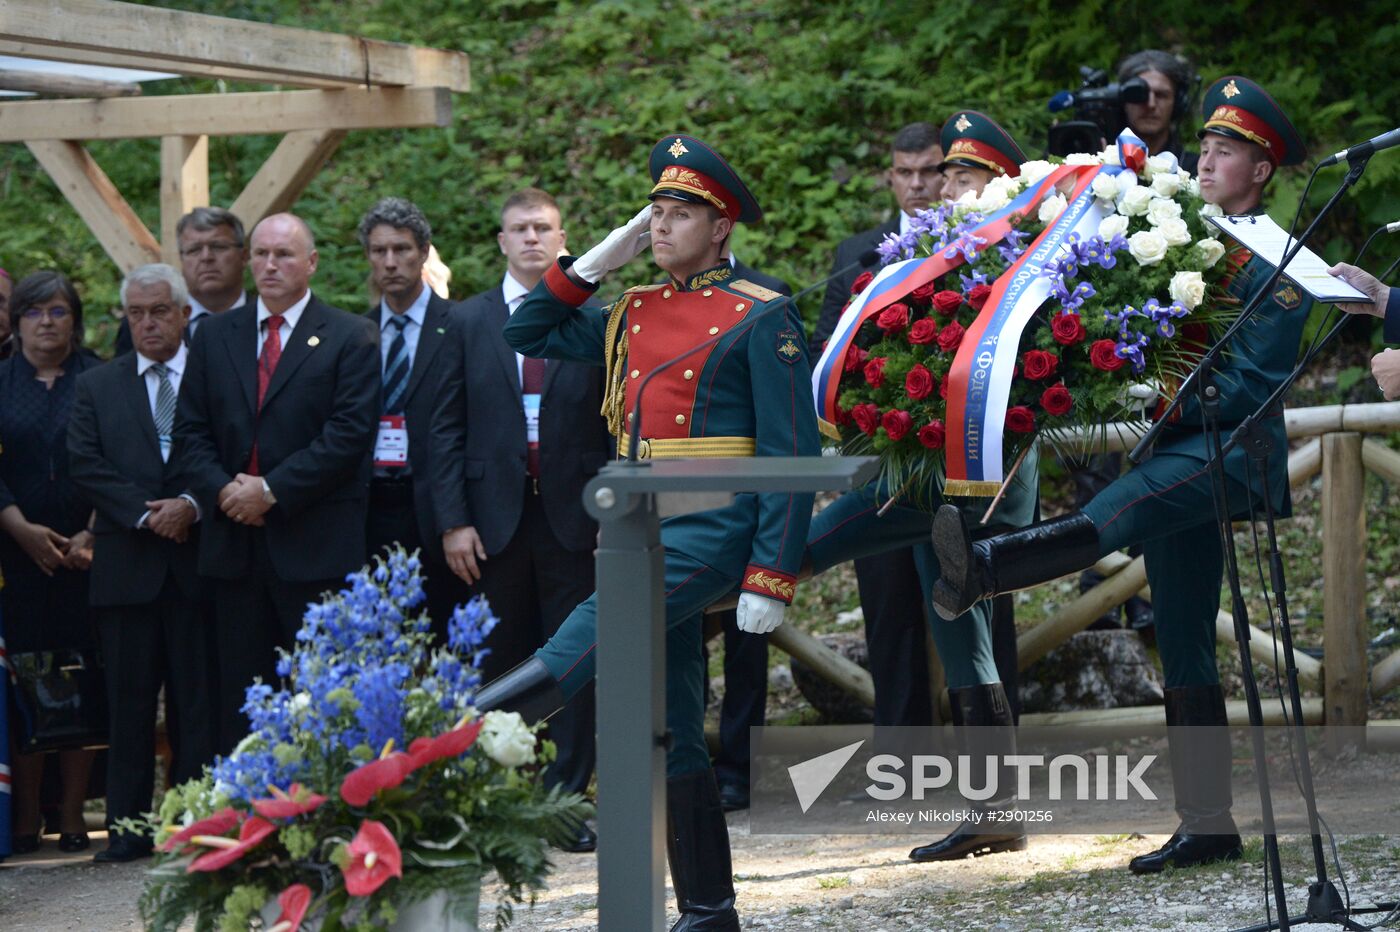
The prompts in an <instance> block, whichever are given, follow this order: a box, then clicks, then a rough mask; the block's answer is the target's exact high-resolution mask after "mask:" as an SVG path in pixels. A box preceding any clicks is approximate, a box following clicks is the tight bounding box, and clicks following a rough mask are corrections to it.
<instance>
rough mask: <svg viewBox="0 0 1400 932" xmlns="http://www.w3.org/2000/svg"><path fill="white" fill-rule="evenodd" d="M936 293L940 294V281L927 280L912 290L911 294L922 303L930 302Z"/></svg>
mask: <svg viewBox="0 0 1400 932" xmlns="http://www.w3.org/2000/svg"><path fill="white" fill-rule="evenodd" d="M936 294H938V283H937V282H926V283H924V284H922V285H920V286H919V287H917V288H915V289H914V290H913V291H911V292H910V293H909V296H910V297H911V298H913V299H914V300H915V301H918V302H919V303H920V304H928V303H929V302H930V301H932V300H933V296H934V295H936Z"/></svg>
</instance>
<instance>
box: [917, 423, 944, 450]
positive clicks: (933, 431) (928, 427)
mask: <svg viewBox="0 0 1400 932" xmlns="http://www.w3.org/2000/svg"><path fill="white" fill-rule="evenodd" d="M943 437H944V430H943V422H942V421H929V422H928V423H927V424H925V425H924V426H923V427H920V428H919V442H920V443H922V444H923V445H924V446H926V447H928V448H929V449H930V450H941V449H943Z"/></svg>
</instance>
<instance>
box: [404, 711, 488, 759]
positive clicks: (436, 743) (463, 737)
mask: <svg viewBox="0 0 1400 932" xmlns="http://www.w3.org/2000/svg"><path fill="white" fill-rule="evenodd" d="M481 724H482V719H477V720H476V721H474V722H472V723H471V724H469V725H463V726H461V727H460V728H454V729H452V730H451V731H448V732H444V733H443V734H440V735H438V736H437V737H436V738H414V739H413V743H412V744H410V745H409V746H408V756H409V757H411V758H413V766H414V767H415V768H418V767H422V766H424V765H425V764H431V763H432V762H433V761H436V760H442V759H443V758H444V757H461V756H462V755H463V754H465V753H466V752H467V749H468V748H470V747H471V746H472V745H473V744H474V743H476V736H477V735H478V734H480V733H481Z"/></svg>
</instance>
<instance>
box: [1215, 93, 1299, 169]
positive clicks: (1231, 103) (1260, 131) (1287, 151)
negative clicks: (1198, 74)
mask: <svg viewBox="0 0 1400 932" xmlns="http://www.w3.org/2000/svg"><path fill="white" fill-rule="evenodd" d="M1201 116H1202V117H1204V118H1205V126H1203V127H1201V131H1200V132H1199V133H1197V134H1196V138H1198V139H1199V138H1202V137H1204V136H1205V134H1206V133H1215V134H1217V135H1220V136H1227V137H1229V138H1231V139H1244V140H1247V141H1249V142H1254V143H1258V144H1259V145H1261V146H1263V147H1264V151H1265V152H1267V153H1268V154H1269V160H1270V161H1271V162H1273V163H1274V165H1276V166H1277V165H1297V164H1298V163H1299V162H1301V161H1303V159H1305V158H1307V157H1308V150H1307V147H1306V146H1304V145H1303V139H1302V137H1301V136H1299V135H1298V130H1296V129H1294V127H1293V124H1292V123H1291V122H1290V121H1289V119H1288V116H1287V115H1286V114H1285V113H1284V112H1283V108H1281V107H1280V106H1279V105H1278V104H1277V103H1275V102H1274V99H1273V98H1272V97H1270V96H1269V93H1268V91H1265V90H1264V89H1263V88H1262V87H1260V86H1259V85H1257V84H1255V83H1254V82H1253V81H1251V80H1249V78H1242V77H1240V76H1239V75H1229V76H1227V77H1224V78H1221V79H1220V80H1219V81H1216V82H1215V83H1214V84H1212V85H1211V86H1210V89H1209V90H1207V91H1206V95H1205V98H1204V99H1203V100H1202V101H1201Z"/></svg>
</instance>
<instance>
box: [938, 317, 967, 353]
mask: <svg viewBox="0 0 1400 932" xmlns="http://www.w3.org/2000/svg"><path fill="white" fill-rule="evenodd" d="M965 332H966V331H964V330H963V325H962V324H960V323H958V322H957V321H956V320H952V321H949V322H948V326H946V327H944V328H943V329H942V330H940V331H938V348H939V349H941V350H943V352H945V353H951V352H952V351H953V350H955V349H957V348H958V344H959V343H961V342H962V338H963V334H964V333H965Z"/></svg>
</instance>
